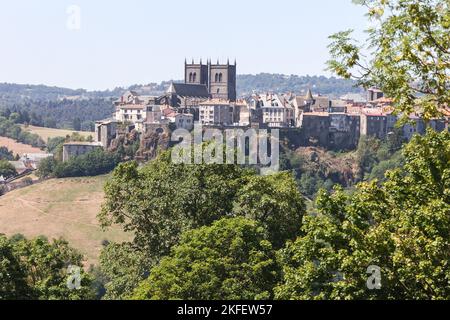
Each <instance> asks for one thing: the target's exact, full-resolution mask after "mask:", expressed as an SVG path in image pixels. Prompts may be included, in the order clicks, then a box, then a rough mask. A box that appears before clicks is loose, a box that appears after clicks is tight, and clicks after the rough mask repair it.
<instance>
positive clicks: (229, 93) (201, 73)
mask: <svg viewBox="0 0 450 320" xmlns="http://www.w3.org/2000/svg"><path fill="white" fill-rule="evenodd" d="M184 83H185V84H187V85H201V86H206V88H207V90H208V93H209V95H210V97H211V98H213V99H223V100H230V101H236V62H234V64H230V62H229V61H228V62H227V63H226V64H220V63H219V61H217V63H216V64H212V63H211V61H209V60H208V62H207V63H206V64H203V63H202V61H201V60H200V62H199V63H198V64H196V63H194V61H192V63H190V64H189V63H187V62H186V61H185V63H184Z"/></svg>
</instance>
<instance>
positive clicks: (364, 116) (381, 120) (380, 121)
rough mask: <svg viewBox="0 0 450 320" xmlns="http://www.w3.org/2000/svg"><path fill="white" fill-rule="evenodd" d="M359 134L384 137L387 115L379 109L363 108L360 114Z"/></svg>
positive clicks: (386, 129) (386, 130)
mask: <svg viewBox="0 0 450 320" xmlns="http://www.w3.org/2000/svg"><path fill="white" fill-rule="evenodd" d="M360 117H361V133H360V134H361V136H368V137H369V136H370V137H376V138H378V139H384V138H385V137H386V136H387V134H388V121H387V115H386V114H384V113H383V112H382V111H381V110H380V109H365V110H364V111H363V112H362V113H361V115H360Z"/></svg>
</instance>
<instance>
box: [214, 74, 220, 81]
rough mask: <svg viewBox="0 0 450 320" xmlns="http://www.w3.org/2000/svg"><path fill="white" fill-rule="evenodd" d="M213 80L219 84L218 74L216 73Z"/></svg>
mask: <svg viewBox="0 0 450 320" xmlns="http://www.w3.org/2000/svg"><path fill="white" fill-rule="evenodd" d="M214 80H215V82H219V74H218V73H216V75H215V77H214Z"/></svg>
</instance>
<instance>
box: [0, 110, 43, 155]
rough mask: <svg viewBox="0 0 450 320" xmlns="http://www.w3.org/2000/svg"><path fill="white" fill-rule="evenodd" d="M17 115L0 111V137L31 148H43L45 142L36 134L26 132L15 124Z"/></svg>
mask: <svg viewBox="0 0 450 320" xmlns="http://www.w3.org/2000/svg"><path fill="white" fill-rule="evenodd" d="M18 117H20V116H19V114H18V113H8V112H5V111H0V136H2V137H7V138H11V139H14V140H16V141H18V142H21V143H24V144H29V145H31V146H33V147H37V148H43V147H44V146H45V142H44V141H43V140H42V139H41V137H39V136H38V135H37V134H34V133H30V132H26V131H24V130H22V128H21V127H20V126H19V125H18V124H17V118H18Z"/></svg>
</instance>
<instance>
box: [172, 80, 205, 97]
mask: <svg viewBox="0 0 450 320" xmlns="http://www.w3.org/2000/svg"><path fill="white" fill-rule="evenodd" d="M167 93H170V94H177V95H179V96H180V97H198V98H209V92H208V88H207V87H206V85H204V84H188V83H172V84H171V85H170V87H169V89H168V90H167Z"/></svg>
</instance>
